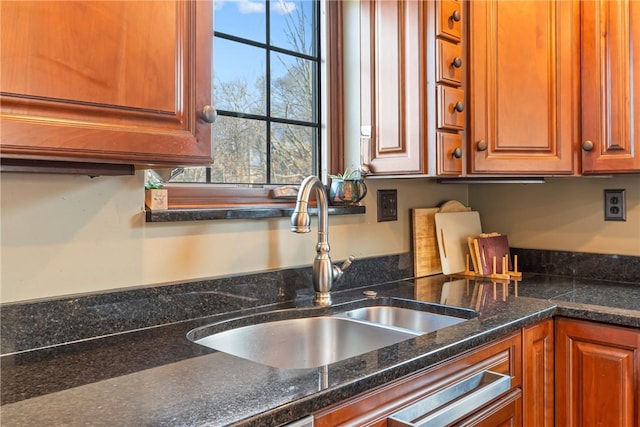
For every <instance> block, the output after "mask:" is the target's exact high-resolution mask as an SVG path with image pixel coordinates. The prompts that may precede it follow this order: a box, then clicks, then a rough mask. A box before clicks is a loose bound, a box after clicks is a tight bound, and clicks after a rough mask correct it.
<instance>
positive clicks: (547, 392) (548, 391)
mask: <svg viewBox="0 0 640 427" xmlns="http://www.w3.org/2000/svg"><path fill="white" fill-rule="evenodd" d="M522 401H523V408H522V414H523V423H524V425H525V426H527V427H553V425H554V348H553V319H547V320H544V321H542V322H539V323H536V324H535V325H532V326H529V327H527V328H524V329H523V330H522Z"/></svg>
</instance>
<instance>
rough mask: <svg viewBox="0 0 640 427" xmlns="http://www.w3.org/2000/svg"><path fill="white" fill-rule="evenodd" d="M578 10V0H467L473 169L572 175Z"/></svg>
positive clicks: (576, 138)
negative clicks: (470, 0) (468, 0)
mask: <svg viewBox="0 0 640 427" xmlns="http://www.w3.org/2000/svg"><path fill="white" fill-rule="evenodd" d="M578 9H579V8H578V2H576V1H575V0H558V1H553V0H523V1H500V0H486V1H484V0H481V1H472V2H469V16H468V19H469V22H470V24H469V25H470V26H469V34H470V36H469V93H470V96H469V107H470V108H469V111H468V114H469V116H470V120H469V134H470V137H469V144H470V146H469V157H470V172H471V173H476V174H517V175H525V174H526V175H544V174H551V173H553V174H571V173H573V171H574V167H573V165H574V159H573V157H574V152H576V153H577V150H574V148H573V146H574V145H577V143H578V124H579V121H578V120H579V116H578V107H579V105H578V104H579V97H578V96H579V93H578V87H579V76H578V73H579V60H580V54H579V52H580V50H579V48H580V46H579V21H578V13H579V10H578ZM575 156H577V154H575Z"/></svg>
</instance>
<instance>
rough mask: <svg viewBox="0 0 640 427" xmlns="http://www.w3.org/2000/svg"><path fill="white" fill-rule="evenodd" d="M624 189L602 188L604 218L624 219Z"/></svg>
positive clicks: (609, 219) (607, 219)
mask: <svg viewBox="0 0 640 427" xmlns="http://www.w3.org/2000/svg"><path fill="white" fill-rule="evenodd" d="M624 192H625V190H624V189H617V190H604V220H605V221H626V220H627V209H626V206H625V200H624Z"/></svg>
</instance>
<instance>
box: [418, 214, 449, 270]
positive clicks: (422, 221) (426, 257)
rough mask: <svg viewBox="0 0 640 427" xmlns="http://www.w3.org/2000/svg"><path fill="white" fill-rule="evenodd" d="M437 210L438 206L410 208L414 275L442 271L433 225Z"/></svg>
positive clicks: (434, 226)
mask: <svg viewBox="0 0 640 427" xmlns="http://www.w3.org/2000/svg"><path fill="white" fill-rule="evenodd" d="M439 211H440V208H416V209H412V210H411V219H412V221H411V222H412V236H411V237H412V244H413V256H414V260H413V275H414V276H415V277H423V276H430V275H432V274H439V273H442V265H441V264H440V251H439V249H438V240H437V238H436V225H435V214H436V213H438V212H439Z"/></svg>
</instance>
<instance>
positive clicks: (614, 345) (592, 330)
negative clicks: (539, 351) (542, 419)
mask: <svg viewBox="0 0 640 427" xmlns="http://www.w3.org/2000/svg"><path fill="white" fill-rule="evenodd" d="M555 341H556V342H555V350H556V425H558V426H580V427H589V426H606V427H638V426H640V407H639V406H640V402H639V401H640V397H639V396H640V331H639V330H638V329H634V328H625V327H619V326H612V325H604V324H600V323H595V322H588V321H582V320H573V319H565V318H559V319H557V320H556V336H555Z"/></svg>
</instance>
